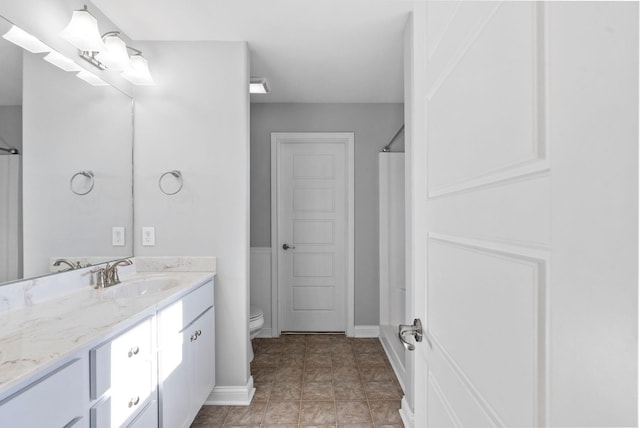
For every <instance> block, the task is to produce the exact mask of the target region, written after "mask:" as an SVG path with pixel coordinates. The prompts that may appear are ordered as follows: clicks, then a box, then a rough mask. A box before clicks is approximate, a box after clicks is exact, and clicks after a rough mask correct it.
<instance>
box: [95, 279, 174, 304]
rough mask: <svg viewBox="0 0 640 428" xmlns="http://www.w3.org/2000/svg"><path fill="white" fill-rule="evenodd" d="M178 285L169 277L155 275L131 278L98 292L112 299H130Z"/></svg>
mask: <svg viewBox="0 0 640 428" xmlns="http://www.w3.org/2000/svg"><path fill="white" fill-rule="evenodd" d="M176 285H178V280H177V279H176V278H174V277H172V276H169V275H153V276H151V275H150V276H148V277H142V278H131V279H127V280H124V281H122V282H121V283H120V284H117V285H113V286H111V287H107V288H101V289H99V290H98V291H99V292H100V293H101V295H102V296H104V297H107V298H112V299H119V298H130V297H137V296H143V295H145V294H151V293H157V292H159V291H165V290H168V289H169V288H172V287H175V286H176Z"/></svg>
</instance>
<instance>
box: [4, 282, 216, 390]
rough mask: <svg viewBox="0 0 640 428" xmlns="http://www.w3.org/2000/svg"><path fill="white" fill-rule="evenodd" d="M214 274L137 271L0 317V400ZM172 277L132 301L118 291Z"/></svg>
mask: <svg viewBox="0 0 640 428" xmlns="http://www.w3.org/2000/svg"><path fill="white" fill-rule="evenodd" d="M213 275H214V273H213V272H162V273H156V272H153V273H150V272H140V273H134V274H132V275H129V276H127V277H126V278H125V277H122V278H121V279H122V281H123V284H119V285H115V286H113V287H109V288H106V289H104V290H96V289H93V288H91V287H86V288H83V289H80V290H77V291H74V292H72V293H68V294H65V295H63V296H59V297H56V298H52V299H49V300H47V301H44V302H42V303H38V304H35V305H32V306H27V307H24V308H21V309H16V310H12V311H9V312H6V313H2V314H0V400H2V399H3V398H4V397H6V396H8V395H10V394H12V393H14V392H15V391H17V390H18V389H20V388H22V387H24V386H26V385H27V384H28V383H29V382H31V381H32V380H34V378H36V376H38V375H39V374H41V373H43V372H44V371H46V370H48V369H49V368H52V367H56V366H57V365H59V364H62V363H64V362H65V361H66V360H68V359H69V358H72V357H73V356H74V355H76V354H78V353H79V352H82V351H88V350H89V349H91V348H92V347H94V346H95V345H97V344H99V343H102V342H103V341H104V340H105V339H107V338H109V337H111V336H113V335H114V334H116V333H118V332H119V331H121V330H123V329H127V328H128V327H130V326H133V325H135V324H137V323H138V322H139V321H141V320H143V319H145V318H147V317H149V316H152V315H154V314H155V312H156V311H157V310H158V309H161V308H162V307H164V306H166V305H168V304H169V303H172V302H173V301H175V300H177V299H179V298H180V297H182V296H184V295H185V294H187V293H188V292H189V291H190V290H192V289H194V288H196V287H198V286H200V285H202V284H203V283H205V282H206V281H208V280H210V279H211V278H212V277H213ZM169 277H170V278H171V279H172V280H171V281H170V282H169V283H168V284H167V285H166V286H163V287H160V288H158V289H153V291H151V292H147V293H145V294H142V295H135V296H134V297H131V296H127V293H118V287H127V286H128V285H130V284H127V283H129V282H131V281H134V280H136V279H142V278H165V279H166V278H169Z"/></svg>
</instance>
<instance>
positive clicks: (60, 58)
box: [43, 51, 82, 71]
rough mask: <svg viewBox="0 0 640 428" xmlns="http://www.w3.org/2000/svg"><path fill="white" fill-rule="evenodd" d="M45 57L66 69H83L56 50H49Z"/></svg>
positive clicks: (46, 59)
mask: <svg viewBox="0 0 640 428" xmlns="http://www.w3.org/2000/svg"><path fill="white" fill-rule="evenodd" d="M43 59H44V60H45V61H47V62H50V63H51V64H53V65H55V66H56V67H58V68H61V69H62V70H64V71H82V67H80V66H79V65H78V64H76V63H75V62H73V61H71V60H70V59H69V58H67V57H66V56H64V55H62V54H61V53H59V52H56V51H51V52H49V54H47V55H46V56H45V57H44V58H43Z"/></svg>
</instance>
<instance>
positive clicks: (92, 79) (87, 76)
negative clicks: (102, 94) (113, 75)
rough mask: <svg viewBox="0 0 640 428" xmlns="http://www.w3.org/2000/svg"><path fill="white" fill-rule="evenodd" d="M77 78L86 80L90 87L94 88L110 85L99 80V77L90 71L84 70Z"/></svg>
mask: <svg viewBox="0 0 640 428" xmlns="http://www.w3.org/2000/svg"><path fill="white" fill-rule="evenodd" d="M76 77H78V78H79V79H82V80H84V81H85V82H87V83H89V84H90V85H93V86H107V85H108V83H107V82H105V81H104V80H102V79H101V78H99V77H98V76H96V75H95V74H93V73H92V72H90V71H87V70H82V71H81V72H80V73H78V74H76Z"/></svg>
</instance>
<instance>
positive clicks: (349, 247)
mask: <svg viewBox="0 0 640 428" xmlns="http://www.w3.org/2000/svg"><path fill="white" fill-rule="evenodd" d="M294 142H295V143H300V144H305V143H333V144H335V143H341V144H343V145H344V146H345V154H346V160H347V165H346V174H347V177H346V178H347V180H346V184H347V189H346V196H347V204H346V206H347V223H346V231H347V232H346V233H347V236H346V240H345V242H346V248H345V266H346V267H347V269H346V281H345V285H346V293H345V294H346V296H345V298H346V302H345V303H346V304H345V308H346V311H347V313H346V325H345V326H344V330H345V334H346V335H347V336H349V337H353V336H354V333H355V307H354V303H355V228H354V209H355V175H354V170H355V149H354V142H355V134H354V133H353V132H272V133H271V311H272V312H271V313H272V317H271V318H272V319H271V323H272V325H271V331H272V332H273V333H272V334H274V335H275V336H279V335H280V333H281V332H282V330H281V327H282V324H283V322H282V311H281V310H280V299H279V296H280V281H279V272H278V266H279V254H280V252H279V248H280V247H279V244H280V243H279V241H278V219H279V218H278V172H279V169H278V168H279V165H278V159H279V157H280V147H281V145H282V144H292V143H294Z"/></svg>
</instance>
